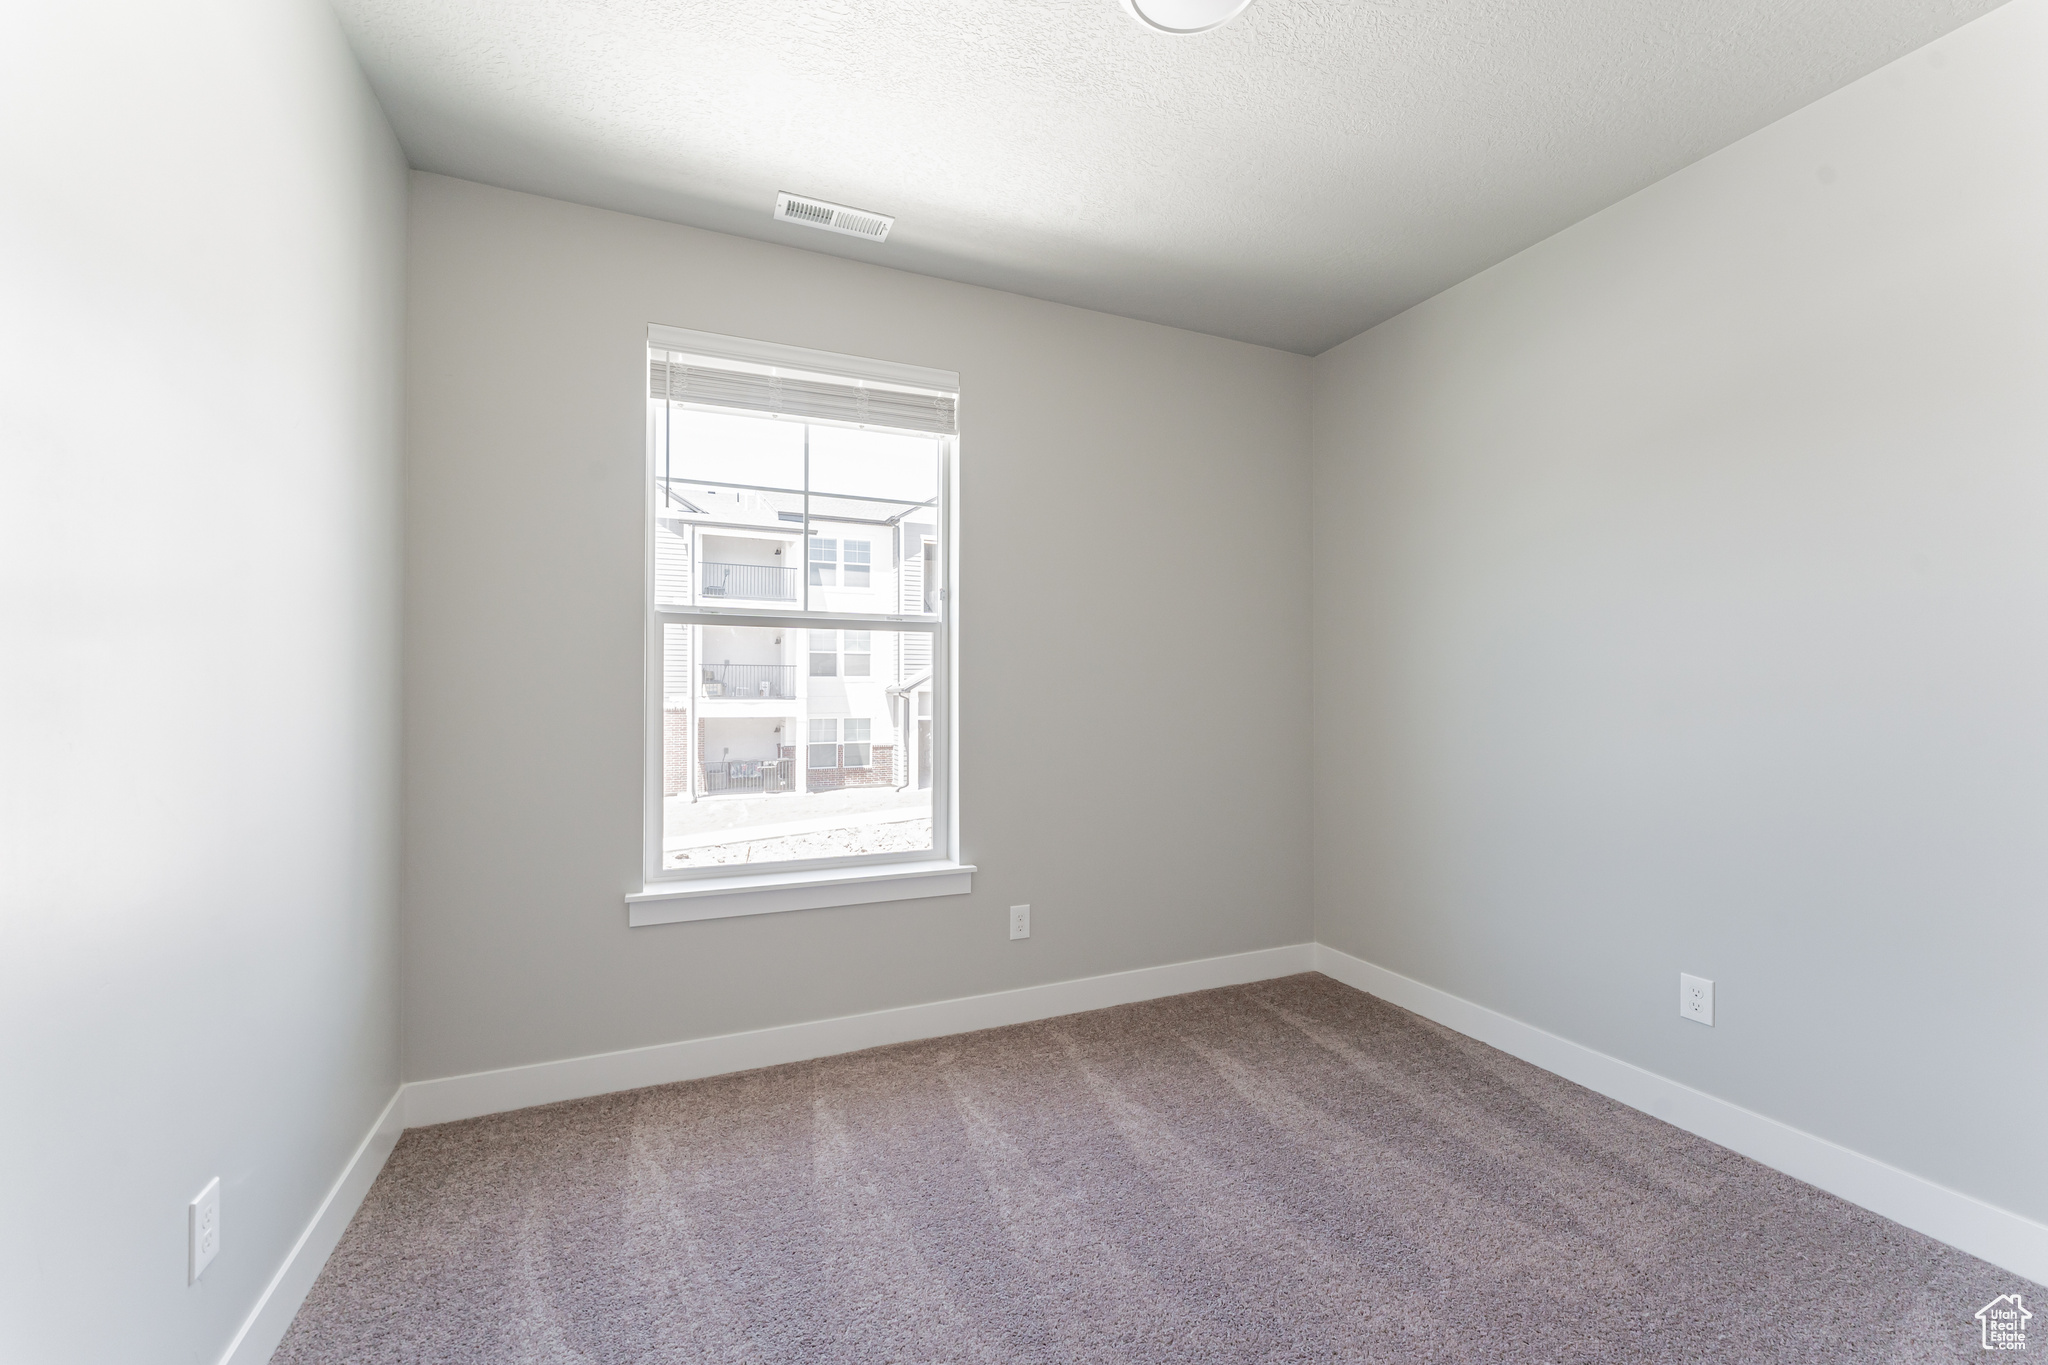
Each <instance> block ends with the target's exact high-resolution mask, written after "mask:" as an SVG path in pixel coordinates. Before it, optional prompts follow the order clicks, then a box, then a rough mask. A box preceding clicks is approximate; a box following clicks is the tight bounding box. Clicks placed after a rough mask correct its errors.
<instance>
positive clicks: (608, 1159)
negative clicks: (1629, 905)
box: [274, 975, 2048, 1365]
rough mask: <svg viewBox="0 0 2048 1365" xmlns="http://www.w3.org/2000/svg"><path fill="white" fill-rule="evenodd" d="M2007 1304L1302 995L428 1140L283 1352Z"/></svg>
mask: <svg viewBox="0 0 2048 1365" xmlns="http://www.w3.org/2000/svg"><path fill="white" fill-rule="evenodd" d="M2015 1289H2020V1290H2031V1291H2034V1292H2039V1291H2038V1287H2036V1286H2030V1285H2028V1284H2026V1282H2024V1281H2021V1280H2018V1279H2016V1278H2015V1277H2014V1276H2011V1275H2008V1274H2005V1273H2004V1272H2002V1271H1999V1270H1996V1269H1994V1268H1993V1267H1991V1266H1988V1265H1986V1264H1984V1263H1983V1262H1981V1261H1977V1260H1973V1259H1972V1258H1970V1257H1968V1256H1965V1255H1963V1254H1962V1253H1960V1252H1956V1251H1952V1250H1950V1249H1948V1248H1946V1247H1944V1246H1941V1245H1940V1244H1938V1243H1936V1242H1932V1241H1929V1240H1928V1239H1926V1238H1924V1237H1921V1236H1919V1235H1917V1234H1915V1233H1912V1232H1908V1231H1906V1230H1905V1229H1903V1228H1900V1227H1897V1226H1895V1225H1893V1224H1891V1223H1888V1222H1885V1221H1884V1220H1883V1219H1880V1218H1877V1217H1875V1216H1873V1215H1871V1214H1868V1213H1865V1212H1863V1211H1861V1210H1859V1209H1856V1208H1854V1207H1852V1206H1850V1205H1848V1204H1845V1203H1842V1202H1841V1201H1840V1200H1837V1199H1834V1198H1832V1197H1830V1196H1828V1195H1825V1194H1822V1193H1820V1192H1819V1191H1817V1190H1814V1189H1811V1188H1809V1187H1807V1186H1804V1185H1800V1184H1798V1183H1796V1182H1794V1181H1792V1180H1789V1179H1787V1178H1785V1177H1783V1176H1780V1175H1778V1174H1776V1173H1774V1172H1772V1171H1769V1170H1766V1169H1764V1168H1763V1167H1761V1166H1758V1165H1755V1164H1754V1163H1752V1162H1749V1161H1747V1160H1745V1159H1743V1158H1741V1157H1739V1156H1736V1155H1734V1154H1733V1153H1730V1152H1727V1151H1724V1150H1722V1149H1720V1148H1718V1147H1714V1146H1712V1145H1710V1144H1708V1143H1705V1142H1702V1141H1700V1140H1699V1139H1697V1138H1693V1137H1690V1136H1688V1135H1687V1134H1685V1133H1682V1132H1680V1131H1678V1130H1677V1129H1675V1128H1671V1127H1668V1126H1666V1125H1664V1124H1662V1123H1659V1122H1658V1121H1656V1120H1655V1119H1651V1118H1648V1117H1645V1116H1644V1115H1641V1114H1638V1113H1636V1112H1634V1111H1633V1110H1629V1109H1625V1108H1623V1107H1621V1106H1620V1105H1617V1104H1614V1103H1612V1102H1610V1101H1608V1100H1605V1099H1602V1098H1600V1097H1599V1096H1597V1095H1594V1094H1592V1093H1591V1092H1589V1091H1586V1090H1582V1089H1579V1088H1578V1087H1576V1086H1574V1085H1571V1084H1570V1083H1568V1082H1565V1081H1562V1080H1559V1079H1557V1078H1556V1077H1554V1076H1551V1075H1549V1074H1547V1073H1545V1072H1542V1071H1539V1070H1537V1069H1535V1068H1534V1067H1531V1066H1528V1065H1526V1064H1524V1063H1522V1062H1519V1061H1516V1060H1515V1059H1513V1058H1511V1057H1508V1056H1506V1055H1504V1054H1502V1053H1499V1052H1495V1051H1493V1050H1491V1049H1489V1048H1487V1047H1484V1046H1482V1045H1481V1044H1478V1043H1475V1042H1473V1041H1471V1040H1470V1039H1467V1038H1464V1037H1461V1036H1460V1035H1458V1034H1455V1033H1452V1032H1450V1031H1448V1030H1446V1029H1442V1028H1439V1027H1437V1026H1436V1025H1434V1024H1431V1023H1429V1022H1427V1021H1426V1020H1423V1019H1420V1018H1418V1017H1416V1016H1415V1015H1412V1014H1408V1013H1406V1012H1405V1011H1402V1010H1399V1009H1396V1008H1394V1007H1393V1006H1391V1005H1388V1004H1385V1003H1383V1002H1381V1001H1379V1000H1375V999H1373V998H1372V997H1370V996H1366V995H1362V994H1360V993H1358V992H1357V991H1354V990H1351V989H1349V988H1347V987H1344V986H1341V985H1338V984H1337V983H1335V982H1333V981H1331V980H1329V979H1328V978H1325V977H1321V976H1314V975H1305V976H1296V977H1289V978H1286V979H1284V980H1279V981H1270V982H1263V983H1261V984H1258V985H1254V986H1242V987H1233V988H1229V989H1225V990H1216V991H1205V992H1201V993H1199V994H1195V995H1185V996H1179V997H1175V998H1172V999H1167V1000H1158V1001H1153V1002H1150V1003H1147V1004H1141V1005H1129V1006H1124V1007H1122V1008H1119V1009H1111V1010H1101V1011H1098V1012H1095V1013H1092V1014H1081V1015H1071V1016H1068V1017H1066V1018H1063V1019H1051V1020H1046V1021H1044V1022H1042V1023H1036V1024H1024V1025H1020V1026H1018V1027H1015V1028H1006V1029H995V1030H991V1031H989V1032H986V1033H977V1034H969V1035H965V1036H962V1037H955V1038H943V1039H936V1040H933V1041H930V1042H922V1043H908V1044H904V1045H902V1046H898V1047H890V1048H882V1049H878V1050H876V1051H873V1052H865V1053H857V1054H854V1055H851V1056H844V1057H832V1058H827V1059H824V1060H822V1061H815V1062H801V1063H797V1064H794V1065H791V1066H782V1067H775V1068H772V1069H769V1070H765V1071H755V1072H746V1073H742V1074H739V1075H733V1076H723V1077H717V1078H714V1079H711V1080H703V1081H693V1082H688V1083H685V1084H681V1085H672V1086H663V1087H660V1088H657V1089H652V1090H640V1091H634V1092H631V1093H627V1094H621V1095H610V1096H604V1097H601V1098H597V1099H591V1100H579V1101H575V1102H573V1103H569V1104H560V1105H553V1106H550V1107H546V1108H540V1109H528V1110H522V1111H520V1112H517V1113H511V1114H500V1115H496V1116H493V1117H490V1118H484V1119H475V1120H471V1121H468V1122H464V1123H451V1124H446V1125H443V1126H441V1127H436V1128H425V1129H416V1130H414V1131H412V1132H408V1133H407V1134H406V1135H405V1136H404V1138H403V1139H402V1140H401V1141H400V1143H399V1145H398V1150H397V1151H396V1152H395V1153H394V1154H393V1156H392V1158H391V1161H390V1163H389V1165H387V1166H386V1168H385V1170H384V1172H383V1174H382V1175H381V1176H379V1177H378V1180H377V1183H376V1186H375V1188H373V1189H372V1190H371V1192H370V1195H369V1198H368V1199H367V1200H366V1201H365V1203H364V1205H363V1207H362V1209H361V1211H360V1212H359V1213H358V1214H357V1215H356V1218H355V1221H354V1222H353V1223H352V1224H351V1225H350V1227H349V1230H348V1232H347V1235H346V1236H345V1237H344V1238H343V1240H342V1243H341V1245H340V1247H339V1248H338V1249H337V1250H336V1252H335V1253H334V1256H333V1258H332V1260H331V1261H330V1262H329V1263H328V1265H327V1268H326V1270H325V1271H324V1272H323V1273H322V1274H321V1276H320V1280H319V1283H318V1284H316V1285H315V1286H314V1289H313V1292H312V1294H311V1296H310V1297H309V1298H308V1299H307V1301H306V1304H305V1306H304V1308H302V1309H301V1310H300V1312H299V1315H298V1319H297V1320H296V1321H295V1322H294V1323H293V1324H292V1327H291V1330H290V1332H289V1334H288V1335H287V1336H286V1338H285V1341H284V1344H283V1346H282V1347H281V1348H280V1349H279V1351H278V1353H277V1355H276V1356H275V1357H274V1360H275V1362H276V1365H316V1362H317V1365H372V1363H373V1362H386V1361H390V1362H406V1365H414V1363H415V1362H418V1363H419V1365H442V1363H443V1362H449V1363H453V1362H462V1363H463V1365H514V1363H515V1362H530V1361H531V1362H539V1361H546V1362H586V1361H587V1362H603V1363H604V1365H615V1363H619V1365H622V1363H623V1362H634V1365H682V1362H726V1361H734V1362H741V1361H745V1362H804V1363H805V1365H809V1363H810V1362H856V1361H858V1362H905V1363H906V1365H907V1363H909V1362H918V1363H920V1365H921V1363H923V1362H1002V1363H1003V1365H1009V1363H1010V1362H1017V1363H1018V1365H1022V1363H1023V1362H1046V1363H1047V1365H1056V1363H1057V1365H1064V1363H1065V1362H1084V1361H1104V1362H1109V1361H1116V1362H1125V1361H1145V1362H1162V1365H1164V1363H1166V1362H1173V1363H1174V1365H1179V1363H1180V1362H1249V1361H1386V1362H1412V1361H1486V1362H1496V1361H1498V1362H1510V1361H1512V1362H1539V1361H1548V1362H1564V1361H1601V1362H1608V1361H1612V1362H1648V1361H1674V1362H1677V1361H1685V1362H1695V1361H1742V1362H1753V1361H1756V1362H1760V1361H1798V1362H1800V1363H1801V1365H1814V1363H1815V1362H1821V1361H1925V1360H1942V1361H1946V1360H1957V1359H1971V1358H1976V1357H1977V1356H1978V1355H1980V1354H1981V1352H1980V1348H1979V1345H1978V1340H1977V1326H1976V1323H1975V1322H1974V1321H1973V1319H1972V1317H1971V1315H1972V1314H1973V1313H1974V1312H1975V1311H1976V1310H1977V1309H1978V1308H1979V1307H1981V1306H1983V1305H1984V1304H1985V1303H1987V1302H1988V1301H1990V1300H1991V1299H1992V1298H1993V1297H1994V1296H1996V1295H1998V1294H2001V1293H2007V1292H2010V1291H2012V1290H2015ZM2043 1344H2044V1345H2048V1342H2044V1343H2043Z"/></svg>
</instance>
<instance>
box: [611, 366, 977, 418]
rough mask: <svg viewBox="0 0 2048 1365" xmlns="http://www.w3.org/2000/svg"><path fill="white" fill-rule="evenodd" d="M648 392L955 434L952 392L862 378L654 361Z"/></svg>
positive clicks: (671, 398) (743, 407)
mask: <svg viewBox="0 0 2048 1365" xmlns="http://www.w3.org/2000/svg"><path fill="white" fill-rule="evenodd" d="M648 367H649V390H648V392H649V394H650V395H651V396H652V397H655V398H666V399H668V400H669V401H671V402H676V403H697V404H701V405H703V406H705V407H714V408H737V409H740V410H743V411H746V412H772V413H774V414H776V415H777V416H779V417H810V418H816V419H817V420H819V421H823V422H857V423H859V424H861V425H863V426H873V427H894V428H896V429H897V430H899V431H929V432H934V433H936V434H938V435H941V436H952V435H954V434H956V432H957V430H958V429H957V427H956V425H955V417H954V409H955V407H956V405H957V404H958V401H959V400H958V398H957V397H956V396H955V395H953V394H950V393H931V392H927V391H923V390H916V389H896V388H889V387H886V386H884V385H878V384H868V383H864V382H862V381H860V380H857V379H844V380H833V379H822V378H805V379H797V378H794V377H792V376H789V375H775V374H757V373H754V372H753V371H750V370H727V369H720V368H718V367H717V366H714V365H707V364H704V363H703V362H701V361H689V360H666V359H663V358H662V357H660V356H654V357H651V358H650V359H649V361H648Z"/></svg>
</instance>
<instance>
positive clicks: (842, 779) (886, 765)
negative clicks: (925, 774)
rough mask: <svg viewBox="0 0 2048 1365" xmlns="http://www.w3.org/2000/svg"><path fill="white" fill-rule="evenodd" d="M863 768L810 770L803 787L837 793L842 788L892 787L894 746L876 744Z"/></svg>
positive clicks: (805, 774)
mask: <svg viewBox="0 0 2048 1365" xmlns="http://www.w3.org/2000/svg"><path fill="white" fill-rule="evenodd" d="M868 757H869V758H870V759H872V760H873V762H872V764H871V765H870V766H868V767H865V768H810V769H807V770H806V771H805V773H804V785H805V787H806V788H808V789H809V790H811V791H814V792H829V791H838V790H839V789H840V788H842V787H893V786H895V785H896V780H895V778H896V746H895V745H893V744H877V745H875V746H874V752H873V753H871V754H869V755H868Z"/></svg>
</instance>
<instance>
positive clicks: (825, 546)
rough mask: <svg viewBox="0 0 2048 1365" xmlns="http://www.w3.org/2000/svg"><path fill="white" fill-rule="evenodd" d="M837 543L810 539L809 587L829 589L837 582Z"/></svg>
mask: <svg viewBox="0 0 2048 1365" xmlns="http://www.w3.org/2000/svg"><path fill="white" fill-rule="evenodd" d="M838 564H839V542H838V541H836V540H823V539H820V538H818V537H815V536H814V537H812V539H811V586H812V587H814V588H829V587H832V586H833V585H834V584H836V583H837V582H838V581H839V569H838Z"/></svg>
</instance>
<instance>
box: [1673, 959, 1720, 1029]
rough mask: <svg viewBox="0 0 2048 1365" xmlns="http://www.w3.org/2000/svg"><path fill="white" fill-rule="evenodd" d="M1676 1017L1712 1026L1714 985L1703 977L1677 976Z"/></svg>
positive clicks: (1681, 973)
mask: <svg viewBox="0 0 2048 1365" xmlns="http://www.w3.org/2000/svg"><path fill="white" fill-rule="evenodd" d="M1678 1017H1679V1018H1681V1019H1690V1020H1692V1021H1693V1022H1694V1023H1695V1024H1705V1025H1706V1026H1707V1027H1708V1028H1712V1027H1713V1026H1714V983H1713V982H1711V981H1709V980H1707V979H1706V978H1705V977H1704V976H1687V975H1686V974H1685V973H1684V972H1680V973H1679V974H1678Z"/></svg>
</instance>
